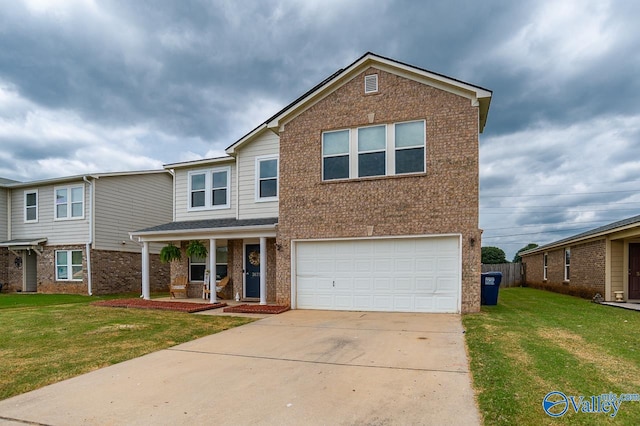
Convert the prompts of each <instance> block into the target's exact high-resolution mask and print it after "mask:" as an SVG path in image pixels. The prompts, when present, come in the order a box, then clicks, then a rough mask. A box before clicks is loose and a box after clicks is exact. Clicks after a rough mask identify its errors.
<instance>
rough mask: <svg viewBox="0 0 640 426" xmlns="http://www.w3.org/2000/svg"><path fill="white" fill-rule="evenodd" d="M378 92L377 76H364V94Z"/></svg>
mask: <svg viewBox="0 0 640 426" xmlns="http://www.w3.org/2000/svg"><path fill="white" fill-rule="evenodd" d="M377 91H378V74H371V75H365V76H364V93H375V92H377Z"/></svg>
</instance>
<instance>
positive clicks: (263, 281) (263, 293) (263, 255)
mask: <svg viewBox="0 0 640 426" xmlns="http://www.w3.org/2000/svg"><path fill="white" fill-rule="evenodd" d="M260 304H261V305H266V304H267V238H266V237H260Z"/></svg>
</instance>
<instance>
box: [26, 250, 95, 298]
mask: <svg viewBox="0 0 640 426" xmlns="http://www.w3.org/2000/svg"><path fill="white" fill-rule="evenodd" d="M56 250H81V251H82V276H83V280H82V281H56V266H55V252H56ZM37 259H38V262H37V270H38V272H37V277H38V278H37V283H38V287H37V288H38V293H73V294H87V292H88V287H87V257H86V253H85V246H84V245H80V246H55V247H50V246H49V247H46V248H45V249H44V252H43V253H42V254H41V255H40V256H38V258H37ZM22 269H24V265H23V267H22ZM69 273H71V271H69ZM21 286H22V274H21V275H20V287H21Z"/></svg>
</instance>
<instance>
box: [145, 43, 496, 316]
mask: <svg viewBox="0 0 640 426" xmlns="http://www.w3.org/2000/svg"><path fill="white" fill-rule="evenodd" d="M490 101H491V91H489V90H487V89H483V88H481V87H478V86H474V85H471V84H468V83H464V82H461V81H459V80H455V79H452V78H449V77H446V76H443V75H439V74H435V73H432V72H430V71H427V70H424V69H421V68H417V67H414V66H411V65H407V64H404V63H400V62H397V61H394V60H391V59H388V58H384V57H381V56H378V55H375V54H372V53H367V54H365V55H364V56H362V57H361V58H359V59H358V60H356V61H355V62H354V63H352V64H351V65H349V66H348V67H346V68H345V69H342V70H340V71H338V72H337V73H335V74H334V75H332V76H330V77H329V78H327V79H326V80H324V81H323V82H322V83H320V84H319V85H318V86H316V87H314V88H313V89H311V90H310V91H309V92H307V93H305V94H304V95H303V96H301V97H300V98H298V99H297V100H295V101H294V102H293V103H291V104H290V105H288V106H287V107H285V108H284V109H283V110H281V111H280V112H278V113H277V114H276V115H275V116H273V117H271V118H269V119H268V120H267V121H265V122H264V123H263V124H261V125H260V126H258V127H257V128H256V129H254V130H253V131H251V132H250V133H249V134H247V135H246V136H244V137H243V138H241V139H240V140H239V141H237V142H235V143H234V144H232V145H231V146H230V147H229V148H227V150H226V152H227V154H228V156H226V157H222V158H216V159H209V160H200V161H194V162H187V163H179V164H169V165H167V166H165V167H166V168H168V169H171V170H173V172H174V173H175V188H176V189H175V190H176V195H175V200H176V205H175V214H174V216H175V218H174V222H171V223H167V224H164V225H161V226H158V227H152V228H149V229H143V230H141V231H136V232H133V233H132V237H133V238H138V239H139V241H140V242H141V243H143V245H144V244H149V243H153V242H161V241H165V242H168V241H171V242H174V243H176V244H178V245H182V246H183V248H184V245H185V244H186V243H187V242H188V241H189V240H194V239H197V240H201V241H205V242H207V241H208V243H209V244H208V245H209V248H210V252H211V251H213V250H215V251H216V252H218V251H220V250H222V252H223V253H224V256H220V255H217V256H215V258H214V256H208V258H207V259H190V260H188V259H185V257H184V256H183V260H182V262H180V263H176V264H174V266H173V268H172V276H174V277H175V276H177V275H186V274H187V273H189V274H190V276H191V277H192V278H193V275H194V273H195V274H196V275H197V278H198V280H193V279H191V281H192V283H191V287H192V288H193V290H191V293H190V294H191V295H195V294H197V293H198V292H199V291H201V288H202V281H203V278H204V273H203V269H206V270H216V275H217V277H218V278H220V277H221V276H222V275H223V274H227V275H229V276H230V277H231V278H232V282H233V294H236V293H237V294H238V295H240V296H241V297H243V298H244V299H248V300H260V302H261V303H263V304H264V303H278V304H285V305H290V306H291V307H292V308H294V309H295V308H306V309H344V310H378V311H405V312H476V311H478V310H479V309H480V294H479V292H480V279H479V278H480V246H481V244H480V243H481V242H480V238H481V232H480V230H479V229H478V195H479V193H478V170H479V168H478V149H479V146H478V136H479V133H480V132H482V130H483V129H484V125H485V122H486V119H487V114H488V110H489V104H490ZM225 172H226V173H225ZM216 180H217V184H216ZM216 197H218V199H217V201H216ZM216 203H217V204H216ZM194 260H195V264H196V267H194V266H192V264H193V261H194ZM223 261H224V262H223ZM144 264H145V263H144V261H143V265H144ZM148 274H149V272H148V271H143V277H145V278H144V279H143V295H144V296H145V297H148V290H147V289H148V288H149V285H150V280H149V278H148ZM212 299H213V298H212Z"/></svg>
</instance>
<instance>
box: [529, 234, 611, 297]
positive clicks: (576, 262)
mask: <svg viewBox="0 0 640 426" xmlns="http://www.w3.org/2000/svg"><path fill="white" fill-rule="evenodd" d="M569 247H570V248H571V264H570V276H569V280H568V281H565V279H564V249H565V247H561V248H557V249H553V250H549V251H548V252H547V280H544V279H543V278H544V273H543V262H544V261H543V253H536V254H533V255H529V256H523V257H522V262H523V263H525V264H526V268H527V269H526V270H527V276H526V283H527V285H529V286H532V287H539V288H546V289H549V290H556V291H561V292H563V293H570V294H576V295H583V296H585V297H592V296H593V295H595V294H596V293H600V294H601V295H603V296H604V291H605V280H606V241H605V240H604V239H600V240H596V241H590V242H586V243H582V244H577V245H572V246H569Z"/></svg>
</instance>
